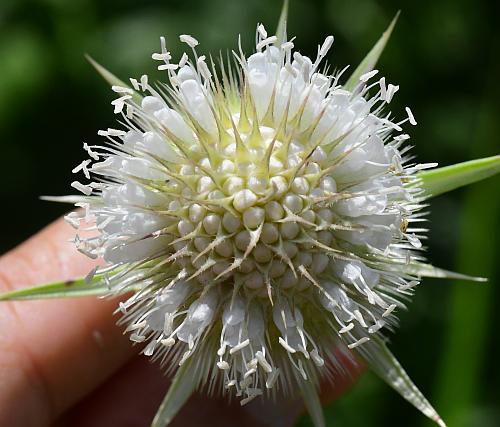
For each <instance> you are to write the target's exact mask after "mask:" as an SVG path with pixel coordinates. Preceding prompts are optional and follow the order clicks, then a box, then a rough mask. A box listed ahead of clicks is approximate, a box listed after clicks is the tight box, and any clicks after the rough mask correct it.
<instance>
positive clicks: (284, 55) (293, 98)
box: [0, 2, 498, 427]
mask: <svg viewBox="0 0 500 427" xmlns="http://www.w3.org/2000/svg"><path fill="white" fill-rule="evenodd" d="M286 6H287V3H286V2H285V7H284V13H283V14H282V17H281V19H280V24H279V26H278V30H277V32H276V35H269V34H268V32H267V31H266V29H265V28H264V26H263V25H262V24H259V25H258V26H257V31H256V45H255V51H254V52H253V53H252V54H250V55H246V54H245V53H244V52H243V50H242V48H241V44H240V43H238V49H237V51H235V52H233V53H232V57H231V59H222V57H221V58H218V59H216V60H214V59H212V57H206V56H205V55H200V54H199V51H198V49H199V48H198V45H199V43H198V41H197V40H196V39H195V38H194V37H192V36H190V35H181V36H180V42H181V43H184V44H185V45H186V47H187V51H189V54H187V53H184V54H182V56H181V57H180V58H178V59H176V60H175V61H174V59H173V57H172V54H171V53H170V52H169V51H168V48H167V43H166V40H165V38H163V37H162V38H161V43H160V51H159V52H158V53H155V54H153V59H154V60H156V61H159V63H160V65H159V66H158V69H159V70H160V71H162V72H164V73H165V76H166V78H165V79H164V82H163V83H156V84H152V83H150V81H149V79H148V77H147V76H146V75H143V76H142V77H141V78H139V79H133V78H132V79H130V84H126V83H124V82H122V81H120V80H118V79H117V78H116V77H115V76H113V75H112V74H111V73H109V72H108V71H107V70H105V69H104V68H102V67H101V66H100V65H98V64H96V63H95V62H94V61H93V60H91V62H93V64H94V65H95V66H96V68H97V69H98V71H99V72H100V73H101V74H102V75H103V77H104V78H105V79H106V80H108V81H109V82H110V83H111V84H112V89H113V91H114V92H115V93H116V94H117V98H116V99H115V100H113V101H112V105H113V107H114V112H115V113H116V114H117V115H118V116H119V123H120V125H119V126H118V128H119V129H111V128H110V129H107V130H104V131H99V132H98V134H99V135H100V136H102V137H104V138H105V142H104V143H103V144H102V145H88V144H84V149H85V150H86V151H87V153H88V156H89V158H88V159H86V160H84V161H83V162H82V163H81V164H80V165H78V166H77V167H76V168H74V169H73V172H74V173H81V174H83V175H84V177H85V180H86V181H85V182H83V183H82V182H80V181H74V182H73V183H72V187H74V188H75V189H76V190H78V191H80V192H81V193H83V194H82V195H79V196H67V197H63V198H58V200H59V201H61V200H62V201H69V202H72V203H75V205H76V206H77V207H78V208H79V210H76V211H73V212H71V213H70V214H68V215H66V217H65V218H66V220H67V222H68V223H69V224H71V225H72V226H73V227H74V228H75V229H76V230H77V232H76V236H75V239H74V243H75V246H76V248H77V249H78V250H79V251H80V252H82V253H83V254H85V255H87V256H89V257H91V258H99V259H102V260H103V261H104V262H103V263H101V264H100V266H99V267H96V268H94V269H93V270H92V271H91V272H90V273H89V274H88V276H87V277H86V278H85V279H82V280H80V281H78V282H75V283H76V285H75V284H73V285H72V287H68V286H67V284H64V286H63V285H60V286H56V285H50V286H48V287H43V286H42V287H37V288H33V290H32V291H22V292H21V293H19V292H11V293H8V294H4V295H1V296H0V299H1V300H5V299H14V298H16V297H23V296H24V297H25V296H26V295H28V294H30V292H31V294H33V295H40V296H42V297H47V296H54V295H59V294H61V295H64V296H66V295H87V294H89V293H94V294H106V295H112V296H113V295H122V296H124V297H123V299H122V302H120V304H119V307H118V309H117V312H118V313H120V316H121V317H120V320H119V322H120V323H122V324H124V325H125V327H126V331H127V332H128V333H129V334H130V339H131V340H132V341H134V342H135V343H138V344H140V345H141V348H142V352H143V353H144V354H145V355H146V356H149V357H151V358H152V359H153V360H158V361H160V362H161V363H162V365H163V366H164V367H165V370H166V372H167V374H169V375H172V376H173V384H172V386H171V388H170V390H169V391H168V392H167V395H166V397H165V399H164V401H163V403H162V405H161V407H160V409H159V412H158V414H157V416H156V418H155V420H154V421H153V426H155V427H159V426H164V425H166V424H168V423H169V422H170V421H171V420H172V418H173V417H174V416H175V414H176V413H177V411H178V410H179V409H180V407H181V406H182V404H183V403H184V402H185V401H186V400H187V399H188V397H189V396H190V394H191V393H192V392H193V391H194V390H195V389H196V388H200V389H202V390H204V391H206V392H208V393H209V394H212V393H222V394H226V395H228V396H232V397H237V398H238V399H239V401H240V402H241V404H242V405H244V404H247V403H249V402H250V401H252V400H254V399H255V398H259V399H267V398H272V397H274V396H276V395H277V394H283V395H286V396H287V395H291V396H293V395H295V394H301V395H302V396H303V398H304V401H305V403H306V407H307V409H308V410H309V412H310V413H311V416H312V419H313V422H314V424H315V425H316V426H317V427H318V426H323V425H324V420H323V415H322V412H321V405H320V402H319V397H318V388H319V384H320V383H323V382H325V381H332V382H333V383H334V382H335V379H336V377H338V376H339V375H345V374H346V371H347V370H348V369H347V368H346V364H347V365H352V364H357V363H359V362H360V361H361V362H362V363H365V364H366V365H368V366H369V367H370V368H371V369H372V370H374V371H375V372H376V373H377V374H378V375H379V376H380V377H381V378H382V379H384V380H385V381H386V382H387V383H388V384H389V385H390V386H391V387H393V388H394V389H396V390H397V391H398V392H399V393H400V394H401V395H402V396H403V397H404V398H405V399H407V400H408V401H409V402H410V403H412V404H413V405H414V406H415V407H417V408H418V409H419V410H421V411H422V412H423V413H424V414H425V415H427V416H428V417H429V418H431V419H433V420H434V421H435V422H436V423H438V424H439V425H441V426H444V422H443V421H442V420H441V418H440V417H439V415H438V414H437V413H436V411H435V410H434V409H433V408H432V406H431V405H430V404H429V402H428V401H427V400H426V399H425V397H424V396H423V395H422V393H421V392H420V391H419V390H418V388H417V387H416V386H415V385H414V384H413V382H412V381H411V380H410V379H409V377H408V375H407V374H406V373H405V371H404V370H403V368H402V367H401V366H400V364H399V363H398V362H397V360H396V358H395V357H394V356H393V355H392V354H391V352H390V351H389V350H388V348H387V346H386V340H387V338H386V337H387V333H388V332H392V331H393V330H394V329H395V327H396V326H397V323H398V322H397V317H396V315H397V313H398V311H399V310H401V309H403V308H405V302H407V301H408V300H409V297H410V296H411V295H412V294H413V291H414V289H415V288H416V287H417V286H418V284H419V282H420V279H421V278H422V277H425V276H430V277H452V278H468V279H477V280H481V279H478V278H471V277H468V276H463V275H460V274H457V273H451V272H448V271H445V270H441V269H438V268H436V267H433V266H432V265H430V264H427V263H426V262H425V259H424V257H423V253H422V251H423V249H424V246H423V244H422V240H424V239H425V233H426V231H427V230H426V229H425V228H424V226H425V221H426V219H425V211H423V208H425V207H426V206H427V205H426V201H427V199H428V198H429V197H430V196H431V195H436V194H439V193H442V192H444V191H448V190H449V189H452V188H456V187H457V186H460V185H465V184H467V183H470V182H473V181H475V180H478V179H481V178H484V177H485V176H487V175H488V174H489V175H492V174H494V173H496V171H497V169H498V158H497V157H498V156H497V157H494V158H490V159H482V160H480V161H474V162H469V164H466V166H463V165H459V167H451V169H450V168H448V169H447V170H446V171H444V172H441V170H440V169H437V170H436V171H435V172H432V173H430V174H429V172H423V170H424V169H427V168H430V167H433V166H435V165H436V164H434V163H427V164H419V163H416V162H415V160H414V158H413V156H412V155H411V154H410V146H409V145H408V144H407V140H408V139H409V135H408V133H406V132H407V129H408V125H416V120H415V118H414V116H413V114H412V112H411V110H410V109H409V108H406V111H405V114H404V117H402V118H401V119H398V118H396V117H397V115H396V116H393V115H392V114H391V112H390V110H389V105H390V103H391V101H392V99H393V97H394V95H395V94H396V92H397V91H398V89H399V86H397V85H394V84H390V83H388V82H386V80H385V78H384V77H380V75H379V73H378V71H377V70H376V69H374V65H375V63H376V62H377V59H378V57H379V56H380V54H381V52H382V50H383V48H384V46H385V44H386V42H387V40H388V38H389V35H390V33H391V31H392V28H393V26H394V23H395V20H394V21H393V22H392V23H391V25H390V27H389V28H388V30H387V31H386V32H385V33H384V34H383V36H382V37H381V39H380V40H379V41H378V42H377V44H376V45H375V46H374V48H373V49H372V50H371V51H370V52H369V54H368V56H367V57H366V58H365V60H363V61H362V62H361V64H360V66H359V67H358V68H356V69H355V70H354V72H352V74H351V76H350V77H349V78H348V79H347V80H346V79H345V78H344V75H345V74H346V72H347V67H346V68H344V69H342V70H339V71H331V67H329V66H327V65H326V63H325V62H326V60H325V58H326V56H327V54H328V53H329V51H330V49H331V48H332V45H333V41H334V39H333V37H332V36H328V37H327V38H326V39H325V40H324V42H323V43H322V44H320V45H319V46H318V49H317V54H316V55H315V56H314V57H312V58H310V57H308V56H306V55H303V54H301V53H299V52H298V51H297V50H295V48H294V42H293V40H294V39H288V38H287V37H286V25H285V24H286ZM62 288H63V290H62V291H61V289H62ZM31 294H30V295H31ZM31 297H32V296H31Z"/></svg>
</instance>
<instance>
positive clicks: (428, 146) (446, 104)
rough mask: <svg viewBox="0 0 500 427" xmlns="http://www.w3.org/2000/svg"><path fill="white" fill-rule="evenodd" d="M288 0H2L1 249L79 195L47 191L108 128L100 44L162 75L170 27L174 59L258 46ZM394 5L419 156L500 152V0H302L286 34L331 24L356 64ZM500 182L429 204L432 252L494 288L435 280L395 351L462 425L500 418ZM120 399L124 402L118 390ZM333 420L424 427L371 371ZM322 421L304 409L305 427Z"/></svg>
mask: <svg viewBox="0 0 500 427" xmlns="http://www.w3.org/2000/svg"><path fill="white" fill-rule="evenodd" d="M280 7H281V2H280V1H273V2H271V1H269V0H267V1H266V0H232V1H225V0H210V1H208V0H168V1H167V0H164V1H161V0H142V1H140V2H139V1H133V0H119V1H118V0H112V1H106V2H104V1H99V0H71V1H67V0H2V1H1V2H0V64H1V67H0V135H1V138H2V139H1V142H0V144H1V156H2V157H1V159H2V162H1V168H0V179H1V182H2V186H1V187H0V191H1V195H2V200H3V201H4V202H3V208H2V222H3V224H4V225H7V226H4V228H3V230H2V239H1V246H0V250H1V251H6V250H8V249H9V248H11V247H13V246H14V245H15V244H16V243H18V242H20V241H22V240H23V239H25V238H27V237H28V236H29V235H30V234H32V233H33V232H35V231H36V230H38V229H40V228H41V227H42V226H43V225H44V224H46V223H47V222H49V221H50V220H52V219H54V218H56V217H57V216H59V215H61V214H62V213H63V212H64V211H65V209H67V207H65V206H60V205H55V204H48V203H46V202H42V201H40V200H38V196H39V195H40V194H51V195H53V194H55V195H60V194H67V193H70V192H71V190H72V189H71V188H70V187H69V183H70V182H71V180H72V177H71V172H70V171H71V169H72V167H73V166H74V165H76V164H78V163H79V162H80V161H81V159H82V158H84V157H85V154H84V152H83V151H82V149H81V147H82V142H83V141H87V142H96V141H98V138H97V134H96V132H97V129H101V128H106V127H108V126H112V123H113V122H114V117H113V114H112V108H111V106H110V105H109V102H110V101H111V99H112V94H111V92H110V91H109V90H107V87H106V85H105V84H104V83H103V82H102V81H101V80H100V78H99V77H98V76H97V75H96V73H95V72H94V71H93V69H92V68H91V67H90V66H89V64H88V63H87V62H86V61H85V60H84V57H83V55H84V53H89V54H91V55H92V56H93V57H94V58H96V59H97V60H98V61H99V62H101V63H102V64H103V65H104V66H106V67H107V68H108V69H110V70H112V71H113V72H114V73H115V74H116V75H118V76H120V77H122V78H126V77H127V76H135V77H137V76H140V75H141V74H143V73H148V74H150V76H151V78H156V79H160V78H161V74H160V73H159V72H157V71H155V68H154V67H155V66H154V64H153V61H151V53H153V52H154V51H157V50H158V44H159V43H158V41H159V36H160V35H165V36H166V37H167V41H170V42H169V48H170V49H171V50H172V51H173V54H174V58H175V57H178V56H179V55H180V50H179V49H180V45H179V43H178V42H177V40H178V39H177V37H178V35H179V34H183V33H187V34H193V35H194V36H196V37H197V38H198V39H199V40H200V41H201V42H202V45H201V46H200V47H201V49H200V50H201V51H202V52H204V53H209V52H211V53H214V54H216V55H217V54H218V52H219V51H222V52H223V53H224V54H225V52H226V51H228V50H229V49H233V48H235V47H236V40H237V36H238V34H241V35H242V44H243V47H244V49H245V50H246V51H247V52H250V51H251V49H252V43H253V40H254V30H255V26H256V23H257V22H258V21H262V22H264V24H266V25H267V27H268V29H269V30H271V29H274V26H275V24H276V22H277V18H278V15H279V10H280ZM398 9H402V15H401V17H400V19H399V22H398V25H397V27H396V30H395V32H394V34H393V36H392V39H391V41H390V43H389V46H388V48H387V49H386V52H385V53H384V54H383V56H382V59H381V62H380V68H381V69H382V71H383V74H384V75H386V76H387V78H388V80H389V81H390V82H393V83H397V84H400V85H401V90H400V92H399V93H398V96H396V98H395V101H394V102H393V103H392V104H391V109H392V111H393V112H394V113H395V114H397V115H399V116H403V115H404V107H405V105H406V104H410V105H411V107H412V110H413V112H414V113H415V115H416V118H417V120H418V122H419V126H417V127H416V128H412V129H411V131H412V137H413V138H412V141H413V143H414V144H415V148H414V153H415V154H416V155H417V156H418V157H419V159H420V160H421V161H422V162H431V161H437V162H439V163H440V164H441V165H447V164H452V163H455V162H458V161H464V160H468V159H471V158H475V157H483V156H489V155H493V154H498V153H499V152H500V120H499V117H500V102H499V99H500V89H499V87H500V86H499V85H498V82H497V79H498V76H500V55H499V54H498V53H499V51H498V46H499V45H500V30H499V27H498V18H499V16H500V5H499V4H498V2H489V1H487V0H475V1H472V0H436V1H430V0H422V1H419V2H404V3H403V2H396V1H391V0H384V1H374V0H357V1H356V2H354V1H351V0H314V1H306V0H292V1H291V9H290V21H289V33H290V34H291V35H297V36H298V38H297V40H296V46H297V47H298V48H299V49H301V50H302V51H303V52H304V53H306V54H310V55H313V54H314V53H315V52H316V46H317V44H318V43H321V42H322V41H323V39H324V37H325V36H327V35H328V34H331V33H333V34H335V37H336V42H335V44H334V49H333V53H331V54H330V56H329V60H330V62H332V63H333V64H334V66H335V67H336V68H339V69H340V68H343V66H344V65H345V64H352V65H353V66H355V65H357V63H358V62H359V60H360V59H361V58H362V57H363V55H364V54H365V53H366V52H367V51H368V49H369V48H370V47H371V45H372V43H373V42H374V41H375V40H376V39H377V38H378V37H379V35H380V33H381V32H382V31H383V29H384V28H385V27H386V26H387V24H388V23H389V22H390V20H391V18H392V17H393V16H394V15H395V13H396V11H397V10H398ZM499 188H500V180H499V179H498V178H494V179H490V180H489V181H485V182H483V183H480V184H477V185H475V186H473V187H471V188H468V189H466V190H460V191H455V192H453V193H450V194H447V195H445V196H441V197H439V198H437V199H435V200H433V201H432V210H431V214H430V226H431V232H430V235H429V257H430V259H432V260H433V262H434V263H435V264H437V265H440V266H442V267H444V268H448V269H456V270H459V271H461V272H464V273H469V274H476V275H487V276H488V277H489V278H490V282H489V284H486V285H478V284H471V283H453V282H439V281H435V280H426V281H425V282H424V283H423V285H422V286H421V287H420V289H419V291H418V292H417V295H416V296H415V298H414V301H413V303H412V304H411V310H410V312H409V313H402V314H401V325H402V327H401V330H400V331H399V333H398V334H396V336H394V337H393V338H392V341H393V344H392V349H393V350H394V352H395V354H396V355H398V356H399V358H400V360H401V362H402V363H403V365H404V366H406V368H407V370H408V372H409V374H410V375H411V376H412V377H413V379H414V380H415V382H416V383H417V384H418V385H419V386H420V387H421V389H422V390H423V391H424V392H425V393H426V394H427V395H428V396H429V397H430V398H431V400H432V401H433V402H434V403H435V404H436V407H437V409H438V411H439V412H441V413H442V416H443V417H444V419H445V420H449V424H450V426H453V427H456V426H458V427H473V426H474V427H475V426H481V427H489V426H491V427H493V426H498V425H500V388H499V386H498V384H500V372H499V369H498V367H497V365H496V363H495V362H494V361H495V360H497V361H498V360H500V345H499V343H498V339H497V335H496V332H497V330H496V327H499V326H500V310H495V302H497V301H499V296H500V290H499V288H498V282H499V280H500V275H499V263H498V262H497V261H498V252H497V251H496V238H497V237H498V236H499V232H498V228H499V225H500V224H499V219H500V191H499ZM117 404H119V402H117ZM326 412H327V416H328V421H329V425H332V426H337V427H351V426H364V427H375V426H382V425H383V426H388V425H389V426H408V427H413V426H424V425H426V426H428V425H429V423H427V422H426V421H425V420H424V419H423V417H422V416H421V415H420V414H418V413H417V412H416V411H415V410H414V409H413V408H411V407H410V406H409V405H408V404H406V403H405V402H404V401H403V400H402V399H401V398H400V397H398V396H397V395H396V394H395V393H393V392H392V391H391V390H390V389H388V388H387V387H386V386H384V385H383V384H382V383H381V382H380V381H378V380H377V379H376V378H375V377H374V376H373V375H372V374H366V375H365V376H364V377H363V378H362V379H361V381H360V382H359V383H358V384H357V385H356V386H355V387H354V388H353V389H352V391H351V392H350V393H348V394H346V395H345V396H344V397H343V398H342V399H340V400H339V401H338V402H336V403H334V404H332V405H331V406H329V407H328V408H326ZM299 424H300V426H302V427H305V426H307V425H310V424H309V422H308V420H307V418H304V419H303V420H301V422H300V423H299Z"/></svg>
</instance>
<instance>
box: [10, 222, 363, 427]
mask: <svg viewBox="0 0 500 427" xmlns="http://www.w3.org/2000/svg"><path fill="white" fill-rule="evenodd" d="M73 233H74V231H73V230H72V229H71V228H70V227H69V226H68V225H66V224H65V223H64V222H63V221H62V220H58V221H56V222H55V223H53V224H51V225H49V226H48V227H47V228H45V229H44V230H43V231H41V232H40V233H38V234H37V235H35V236H34V237H32V238H30V239H29V240H28V241H26V242H25V243H23V244H22V245H20V246H19V247H17V248H15V249H14V250H12V251H11V252H9V253H7V254H6V255H4V256H3V257H1V258H0V292H5V291H9V290H12V289H16V288H20V287H23V286H27V285H32V284H37V283H45V282H50V281H61V280H70V279H73V278H75V277H79V276H83V275H85V274H86V273H87V272H88V271H89V270H90V269H91V268H92V267H93V266H94V265H95V262H94V261H92V260H90V259H88V258H87V257H85V256H84V255H82V254H80V253H78V252H77V251H75V250H74V247H73V245H72V244H71V243H69V240H70V239H71V238H72V237H73ZM116 306H117V300H116V299H108V298H106V299H96V298H95V297H85V298H75V299H68V300H65V301H61V300H44V301H19V302H15V301H13V302H2V303H0V426H9V427H45V426H57V427H65V426H71V427H101V426H102V427H104V426H106V427H109V426H113V427H115V426H116V427H142V426H144V427H147V426H149V424H150V423H151V420H152V418H153V417H154V414H155V412H156V409H157V408H158V406H159V405H160V402H161V400H162V398H163V396H164V394H165V393H166V391H167V389H168V384H169V380H168V378H166V377H165V376H164V375H163V373H162V368H161V366H159V365H158V364H154V363H150V362H149V360H148V359H147V358H146V357H144V356H140V355H138V348H139V347H133V346H132V345H131V342H130V341H129V340H128V338H127V337H126V336H125V335H123V333H122V332H123V331H122V329H121V328H120V327H118V326H116V324H115V322H116V320H117V318H116V317H114V316H113V315H112V313H113V311H114V309H115V308H116ZM346 363H348V362H347V361H346ZM347 367H348V370H349V371H350V372H351V374H352V376H351V377H350V378H347V377H345V378H340V379H338V381H337V382H336V385H335V388H334V389H333V388H332V387H324V390H323V392H322V399H323V400H324V401H329V400H333V399H335V398H337V397H338V396H339V395H340V394H342V393H343V392H344V391H345V390H346V389H347V388H348V386H349V385H350V383H351V382H352V381H353V379H354V378H355V377H356V376H357V375H359V373H360V368H359V367H356V366H352V365H350V364H349V365H347ZM301 412H302V404H301V403H300V401H297V400H291V399H279V400H278V401H277V402H273V401H272V400H271V399H269V400H265V401H259V400H256V401H254V402H252V403H251V404H249V405H246V406H243V407H241V406H240V405H239V403H238V402H237V401H234V400H233V402H232V403H231V404H228V403H227V399H226V398H224V397H221V398H212V397H207V396H206V395H204V394H203V393H200V394H195V395H194V396H192V397H191V399H190V401H189V402H188V404H187V405H186V406H185V407H184V408H183V409H182V410H181V412H180V413H179V415H178V416H177V418H176V419H175V421H174V422H173V424H172V425H173V426H174V427H175V426H184V427H189V426H200V425H203V426H206V427H210V426H214V427H226V426H234V425H235V424H237V425H239V426H241V427H245V426H253V427H259V426H261V427H267V426H272V427H287V426H292V425H293V423H294V422H295V420H296V419H297V417H298V416H299V415H300V414H301Z"/></svg>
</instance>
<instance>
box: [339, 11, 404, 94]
mask: <svg viewBox="0 0 500 427" xmlns="http://www.w3.org/2000/svg"><path fill="white" fill-rule="evenodd" d="M399 13H400V12H399V11H398V13H396V16H395V17H394V18H393V20H392V21H391V23H390V25H389V27H387V30H385V31H384V33H383V34H382V37H380V39H379V40H378V41H377V43H376V44H375V46H373V47H372V49H371V50H370V52H368V55H366V56H365V59H363V61H361V63H360V64H359V65H358V68H356V70H354V72H353V73H352V75H351V77H349V79H348V80H347V82H346V84H345V85H344V89H346V90H349V91H353V90H354V89H356V86H358V84H359V78H360V77H361V76H362V75H363V74H365V73H368V72H369V71H371V70H373V68H374V67H375V64H376V63H377V61H378V59H379V58H380V55H381V54H382V52H383V50H384V48H385V45H386V44H387V41H388V40H389V37H390V36H391V33H392V30H393V29H394V26H395V25H396V22H397V20H398V17H399Z"/></svg>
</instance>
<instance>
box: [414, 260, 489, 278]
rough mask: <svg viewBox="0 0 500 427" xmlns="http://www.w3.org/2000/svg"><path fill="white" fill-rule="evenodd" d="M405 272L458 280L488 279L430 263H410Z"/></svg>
mask: <svg viewBox="0 0 500 427" xmlns="http://www.w3.org/2000/svg"><path fill="white" fill-rule="evenodd" d="M405 271H406V272H407V273H410V274H413V275H416V276H419V277H434V278H437V279H458V280H471V281H473V282H487V281H488V279H486V278H484V277H475V276H468V275H466V274H461V273H455V272H454V271H448V270H443V269H442V268H439V267H434V266H433V265H431V264H423V263H411V264H409V265H408V266H406V267H405Z"/></svg>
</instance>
